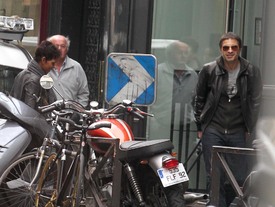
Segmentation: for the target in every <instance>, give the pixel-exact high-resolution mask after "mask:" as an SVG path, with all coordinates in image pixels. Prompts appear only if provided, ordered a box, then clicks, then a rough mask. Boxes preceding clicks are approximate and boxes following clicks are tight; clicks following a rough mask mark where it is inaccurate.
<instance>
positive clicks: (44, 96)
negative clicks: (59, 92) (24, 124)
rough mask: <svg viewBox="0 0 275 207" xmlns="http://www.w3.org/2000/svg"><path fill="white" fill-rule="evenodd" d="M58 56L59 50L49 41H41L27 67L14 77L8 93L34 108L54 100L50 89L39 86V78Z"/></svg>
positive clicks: (47, 70)
mask: <svg viewBox="0 0 275 207" xmlns="http://www.w3.org/2000/svg"><path fill="white" fill-rule="evenodd" d="M59 56H60V52H59V51H58V49H57V48H56V47H55V46H54V45H53V44H52V43H51V42H49V41H42V42H41V44H40V45H38V47H37V49H36V51H35V57H34V59H33V60H31V61H30V63H29V65H28V68H27V69H25V70H23V71H21V72H20V73H19V74H18V75H17V76H16V77H15V80H14V84H13V87H12V90H11V92H10V95H11V96H13V97H15V98H17V99H19V100H21V101H23V102H25V103H26V104H27V105H29V106H30V107H32V108H34V109H36V110H37V107H38V106H44V105H48V104H50V103H52V102H53V101H55V100H56V97H55V95H54V92H53V91H52V89H50V90H46V89H43V88H42V87H41V86H40V78H41V77H42V76H43V75H46V74H47V73H48V72H49V71H50V70H51V69H52V68H53V67H54V64H55V59H56V58H58V57H59Z"/></svg>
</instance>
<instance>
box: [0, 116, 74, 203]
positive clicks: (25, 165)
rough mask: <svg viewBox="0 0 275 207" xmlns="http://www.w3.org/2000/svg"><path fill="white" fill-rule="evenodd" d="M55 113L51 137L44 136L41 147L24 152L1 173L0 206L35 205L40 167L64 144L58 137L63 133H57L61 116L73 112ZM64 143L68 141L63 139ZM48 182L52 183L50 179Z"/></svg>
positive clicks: (60, 137)
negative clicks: (53, 151) (52, 152)
mask: <svg viewBox="0 0 275 207" xmlns="http://www.w3.org/2000/svg"><path fill="white" fill-rule="evenodd" d="M53 113H56V114H55V117H54V118H52V120H51V122H52V128H51V131H50V132H49V137H48V138H47V137H46V138H44V141H43V143H42V145H41V147H39V148H37V149H33V151H32V152H29V153H26V154H23V155H22V156H21V157H19V158H18V159H17V160H15V161H14V162H13V163H12V164H11V165H10V166H9V167H8V168H7V169H6V170H5V171H4V173H3V174H2V175H1V177H0V206H17V207H18V206H24V207H26V206H30V207H33V201H34V199H35V194H36V188H37V181H38V179H39V177H40V173H41V172H40V169H41V168H42V166H43V165H44V163H45V162H46V160H47V159H48V158H49V155H50V154H51V151H52V150H53V149H55V150H57V149H60V148H61V146H62V145H61V143H60V142H59V141H58V139H62V136H63V135H62V134H61V133H60V132H58V133H57V128H58V127H57V126H58V125H59V118H60V116H65V115H69V114H71V112H66V113H64V112H63V113H60V112H57V111H55V112H53ZM48 121H49V120H48ZM63 144H67V143H65V141H64V140H63ZM67 146H68V144H67ZM51 177H52V176H50V178H51ZM47 183H50V180H49V181H47Z"/></svg>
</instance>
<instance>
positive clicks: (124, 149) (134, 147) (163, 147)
mask: <svg viewBox="0 0 275 207" xmlns="http://www.w3.org/2000/svg"><path fill="white" fill-rule="evenodd" d="M173 148H174V145H173V143H172V142H171V141H170V140H169V139H158V140H149V141H127V142H123V143H121V145H120V147H119V151H118V157H119V159H120V160H127V161H132V160H135V159H138V158H146V157H150V156H153V155H155V154H158V153H161V152H164V151H168V150H172V149H173Z"/></svg>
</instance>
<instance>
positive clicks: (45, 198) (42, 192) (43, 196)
mask: <svg viewBox="0 0 275 207" xmlns="http://www.w3.org/2000/svg"><path fill="white" fill-rule="evenodd" d="M59 169H60V167H59V162H58V160H56V154H51V155H50V156H49V158H48V159H47V161H46V162H45V164H44V167H43V168H42V171H41V175H40V178H39V180H38V183H37V189H36V197H35V207H39V206H45V207H54V206H55V203H56V196H57V193H58V177H59Z"/></svg>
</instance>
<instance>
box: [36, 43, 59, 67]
mask: <svg viewBox="0 0 275 207" xmlns="http://www.w3.org/2000/svg"><path fill="white" fill-rule="evenodd" d="M59 56H60V51H59V50H58V49H57V48H56V47H55V46H54V44H52V43H51V42H50V41H47V40H44V41H42V42H41V43H40V44H39V45H38V47H37V48H36V50H35V55H34V59H35V61H36V62H40V61H41V59H42V58H43V57H45V58H46V60H52V59H56V58H58V57H59Z"/></svg>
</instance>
